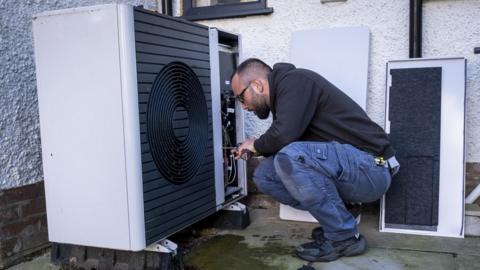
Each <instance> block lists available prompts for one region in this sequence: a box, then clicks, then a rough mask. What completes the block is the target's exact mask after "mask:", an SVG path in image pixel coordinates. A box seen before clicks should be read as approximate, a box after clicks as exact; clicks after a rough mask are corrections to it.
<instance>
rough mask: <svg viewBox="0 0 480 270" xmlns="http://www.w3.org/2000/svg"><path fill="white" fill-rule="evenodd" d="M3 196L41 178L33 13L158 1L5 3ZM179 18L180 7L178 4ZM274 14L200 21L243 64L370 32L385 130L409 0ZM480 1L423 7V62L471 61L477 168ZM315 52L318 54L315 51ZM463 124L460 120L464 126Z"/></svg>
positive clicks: (296, 1)
mask: <svg viewBox="0 0 480 270" xmlns="http://www.w3.org/2000/svg"><path fill="white" fill-rule="evenodd" d="M0 2H1V3H2V4H0V14H1V16H0V25H1V30H0V52H1V53H0V69H1V76H0V190H1V189H8V188H12V187H16V186H22V185H25V184H30V183H34V182H37V181H40V180H42V179H43V175H42V163H41V148H40V132H39V126H38V107H37V93H36V82H35V68H34V60H33V44H32V42H33V40H32V31H31V18H32V14H34V13H37V12H41V11H45V10H52V9H61V8H70V7H76V6H80V5H81V6H87V5H94V4H101V3H111V2H128V3H131V4H134V5H140V4H143V5H145V6H146V7H148V8H151V9H156V8H157V2H158V1H155V0H131V1H128V0H119V1H113V0H110V1H109V0H89V1H81V2H80V1H73V0H58V1H0ZM174 3H175V6H176V9H175V11H176V13H177V14H178V13H179V10H180V8H179V1H178V0H176V1H174ZM268 6H270V7H273V8H274V12H273V13H272V14H270V15H266V16H250V17H244V18H234V19H222V20H209V21H200V22H199V23H203V24H206V25H209V26H215V27H219V28H222V29H225V30H227V31H231V32H235V33H240V34H241V35H242V37H243V46H244V47H243V52H244V57H259V58H262V59H264V60H265V61H266V62H267V63H268V64H271V65H272V64H274V63H276V62H281V61H288V60H289V48H290V38H291V34H292V32H294V31H298V30H307V29H316V28H328V27H342V26H359V25H363V26H367V27H368V28H369V29H370V31H371V49H370V50H371V51H370V67H369V91H368V103H367V113H368V114H369V115H370V117H371V118H372V119H373V120H374V121H376V122H377V123H379V124H380V125H382V126H383V121H384V111H385V109H384V107H385V102H384V100H385V96H384V93H385V63H386V62H387V61H388V60H393V59H404V58H407V57H408V24H409V21H408V16H409V1H407V0H375V1H368V0H347V1H346V2H337V3H328V4H321V2H320V0H269V1H268ZM478 14H480V1H478V0H425V1H424V6H423V56H424V57H448V56H463V57H466V58H467V59H468V60H467V61H468V62H467V79H468V80H467V103H466V115H467V118H466V147H467V148H466V155H467V162H479V161H480V151H479V150H480V136H478V134H480V76H479V75H480V74H479V73H480V55H478V54H477V55H474V54H473V48H474V47H480V39H479V37H480V19H479V18H480V17H479V16H478ZM312 53H315V52H312ZM461 120H462V119H459V121H461ZM246 126H247V134H248V135H249V136H259V135H260V134H262V132H263V131H264V130H266V129H267V128H268V126H269V121H260V120H258V119H256V118H255V116H253V115H248V116H247V121H246Z"/></svg>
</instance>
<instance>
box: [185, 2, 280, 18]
mask: <svg viewBox="0 0 480 270" xmlns="http://www.w3.org/2000/svg"><path fill="white" fill-rule="evenodd" d="M272 12H273V8H268V7H267V0H183V18H185V19H187V20H192V21H194V20H208V19H220V18H232V17H243V16H248V15H261V14H270V13H272Z"/></svg>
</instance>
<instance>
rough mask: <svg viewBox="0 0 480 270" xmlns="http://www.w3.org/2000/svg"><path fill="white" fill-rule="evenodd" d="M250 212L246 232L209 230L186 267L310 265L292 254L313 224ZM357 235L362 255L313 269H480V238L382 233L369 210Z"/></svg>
mask: <svg viewBox="0 0 480 270" xmlns="http://www.w3.org/2000/svg"><path fill="white" fill-rule="evenodd" d="M250 214H251V220H252V224H251V225H250V226H249V227H248V228H246V229H245V230H239V231H237V230H208V232H207V234H209V235H210V237H212V238H211V239H210V240H209V241H207V242H205V243H204V244H202V245H200V246H198V247H196V248H194V249H193V250H192V252H190V254H188V255H187V256H186V258H185V262H186V265H187V266H189V267H191V269H195V270H197V269H198V270H223V269H229V270H236V269H239V270H240V269H242V270H244V269H249V270H255V269H280V270H290V269H292V270H296V269H299V268H300V267H302V265H304V264H308V263H307V262H305V261H302V260H300V259H299V258H297V257H295V255H294V254H293V251H294V248H295V246H297V245H299V244H301V243H304V242H308V241H311V240H310V232H311V230H312V229H313V228H314V227H316V226H317V225H316V224H313V223H305V222H292V221H284V220H280V219H279V218H278V208H277V207H271V208H268V209H252V210H251V211H250ZM360 231H361V233H362V234H363V235H364V236H365V237H366V238H367V241H368V242H369V249H368V251H367V252H366V253H365V254H364V255H362V256H357V257H350V258H341V259H339V260H337V261H335V262H330V263H310V265H311V266H312V267H314V268H315V269H449V270H450V269H480V267H479V264H480V257H478V256H476V255H480V254H478V250H480V238H465V239H456V238H445V237H431V236H418V235H404V234H392V233H380V232H379V231H378V215H377V214H376V213H368V212H367V213H364V214H363V216H362V222H361V224H360ZM204 236H205V235H204ZM207 237H208V235H207Z"/></svg>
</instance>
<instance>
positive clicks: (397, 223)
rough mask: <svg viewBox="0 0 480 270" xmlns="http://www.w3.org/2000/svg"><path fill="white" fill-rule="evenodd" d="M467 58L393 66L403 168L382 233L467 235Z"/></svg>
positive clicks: (391, 86) (391, 102) (391, 112)
mask: <svg viewBox="0 0 480 270" xmlns="http://www.w3.org/2000/svg"><path fill="white" fill-rule="evenodd" d="M465 63H466V62H465V59H464V58H449V59H416V60H404V61H391V62H389V63H388V64H387V110H386V119H387V122H386V130H387V132H389V133H390V140H391V142H392V144H393V146H394V147H395V149H396V157H397V159H398V161H399V162H400V164H401V169H400V172H399V173H398V174H397V175H395V176H394V177H393V179H392V184H391V186H390V189H389V190H388V192H387V193H386V195H385V196H384V199H383V200H382V215H381V224H380V227H381V228H380V229H381V230H382V231H385V232H402V233H412V234H425V235H441V236H451V237H463V210H464V208H463V205H464V107H465Z"/></svg>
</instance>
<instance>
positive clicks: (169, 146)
mask: <svg viewBox="0 0 480 270" xmlns="http://www.w3.org/2000/svg"><path fill="white" fill-rule="evenodd" d="M147 137H148V143H149V146H150V152H151V154H152V157H153V161H154V162H155V165H156V166H157V168H158V170H159V171H160V173H161V174H162V175H163V176H164V177H165V178H166V179H167V180H169V181H170V182H172V183H175V184H180V183H183V182H186V181H188V180H189V179H191V178H192V177H194V176H195V175H196V174H197V171H198V169H199V167H200V165H201V164H202V163H203V161H204V156H205V151H206V147H207V139H208V110H207V104H206V101H205V95H204V92H203V89H202V86H201V84H200V81H199V80H198V78H197V76H196V75H195V73H194V72H193V70H192V69H191V68H190V67H189V66H187V65H186V64H184V63H182V62H171V63H169V64H168V65H166V66H165V67H163V68H162V70H161V71H160V73H159V74H158V75H157V77H156V78H155V81H154V82H153V85H152V90H151V93H150V97H149V99H148V104H147Z"/></svg>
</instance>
